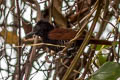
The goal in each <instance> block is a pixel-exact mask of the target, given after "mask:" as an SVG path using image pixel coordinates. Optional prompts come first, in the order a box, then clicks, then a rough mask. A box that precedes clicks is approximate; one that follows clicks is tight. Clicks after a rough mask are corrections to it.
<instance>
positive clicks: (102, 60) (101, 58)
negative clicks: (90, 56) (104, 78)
mask: <svg viewBox="0 0 120 80" xmlns="http://www.w3.org/2000/svg"><path fill="white" fill-rule="evenodd" d="M97 58H98V59H97V64H98V65H99V66H101V65H103V64H104V63H105V62H106V60H107V55H102V54H99V55H97Z"/></svg>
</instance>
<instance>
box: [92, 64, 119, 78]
mask: <svg viewBox="0 0 120 80" xmlns="http://www.w3.org/2000/svg"><path fill="white" fill-rule="evenodd" d="M119 77H120V64H118V63H116V62H106V63H105V64H104V65H102V66H101V68H100V69H99V70H97V71H96V72H95V73H94V74H93V75H92V76H91V79H90V80H117V78H119Z"/></svg>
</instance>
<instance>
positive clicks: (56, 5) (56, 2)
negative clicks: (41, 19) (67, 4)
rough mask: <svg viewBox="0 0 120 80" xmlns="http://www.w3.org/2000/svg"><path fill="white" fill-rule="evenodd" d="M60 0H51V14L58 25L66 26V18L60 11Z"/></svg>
mask: <svg viewBox="0 0 120 80" xmlns="http://www.w3.org/2000/svg"><path fill="white" fill-rule="evenodd" d="M61 6H62V0H53V7H52V16H53V18H54V20H55V23H56V24H57V26H58V27H61V28H67V19H66V18H65V17H64V16H63V15H62V13H61Z"/></svg>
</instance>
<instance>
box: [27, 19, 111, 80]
mask: <svg viewBox="0 0 120 80" xmlns="http://www.w3.org/2000/svg"><path fill="white" fill-rule="evenodd" d="M34 34H35V35H38V36H40V37H41V38H42V41H43V42H44V43H51V44H57V45H62V44H65V42H67V41H69V40H71V39H72V38H74V37H75V35H76V34H77V31H74V30H72V29H63V28H56V27H54V26H53V25H52V24H50V23H49V22H47V21H44V20H40V21H38V22H37V24H36V25H35V27H34V29H33V31H32V32H30V33H28V34H27V35H26V38H27V37H29V36H32V35H34ZM84 35H85V33H83V35H82V36H80V37H79V38H78V39H77V41H76V42H75V43H74V44H73V45H72V46H71V47H70V48H69V49H68V50H67V51H66V53H67V56H63V57H62V59H63V63H64V65H67V66H69V65H70V64H71V61H72V60H73V58H74V55H75V53H76V51H77V49H78V48H79V46H80V44H81V43H82V41H83V40H84V37H85V36H84ZM89 43H93V44H107V45H110V44H112V43H111V42H109V41H106V40H97V39H94V37H93V38H91V40H90V41H89ZM47 47H48V48H49V49H50V50H54V51H55V52H59V51H60V50H62V49H63V48H57V47H53V46H47ZM84 59H86V57H85V56H84ZM85 61H86V60H85ZM85 63H86V62H85ZM55 64H56V71H57V72H55V74H56V75H57V76H58V77H59V78H60V80H61V79H62V77H63V75H64V73H65V72H66V70H67V68H66V67H65V66H63V64H61V62H60V61H59V62H57V63H55ZM82 65H83V64H82ZM80 66H81V60H80V61H79V62H78V64H77V66H76V68H75V70H78V71H79V70H80V68H81V67H80ZM70 76H71V77H70V78H71V79H69V80H73V78H75V79H76V78H78V77H79V73H76V72H72V73H71V75H70Z"/></svg>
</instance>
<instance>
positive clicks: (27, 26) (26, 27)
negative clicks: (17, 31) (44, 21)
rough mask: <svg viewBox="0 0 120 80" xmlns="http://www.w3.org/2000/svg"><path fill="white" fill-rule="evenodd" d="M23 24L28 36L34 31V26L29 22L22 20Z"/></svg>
mask: <svg viewBox="0 0 120 80" xmlns="http://www.w3.org/2000/svg"><path fill="white" fill-rule="evenodd" d="M22 23H23V28H24V31H25V33H26V34H27V33H29V32H31V31H32V24H30V22H28V21H27V20H25V19H22Z"/></svg>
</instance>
